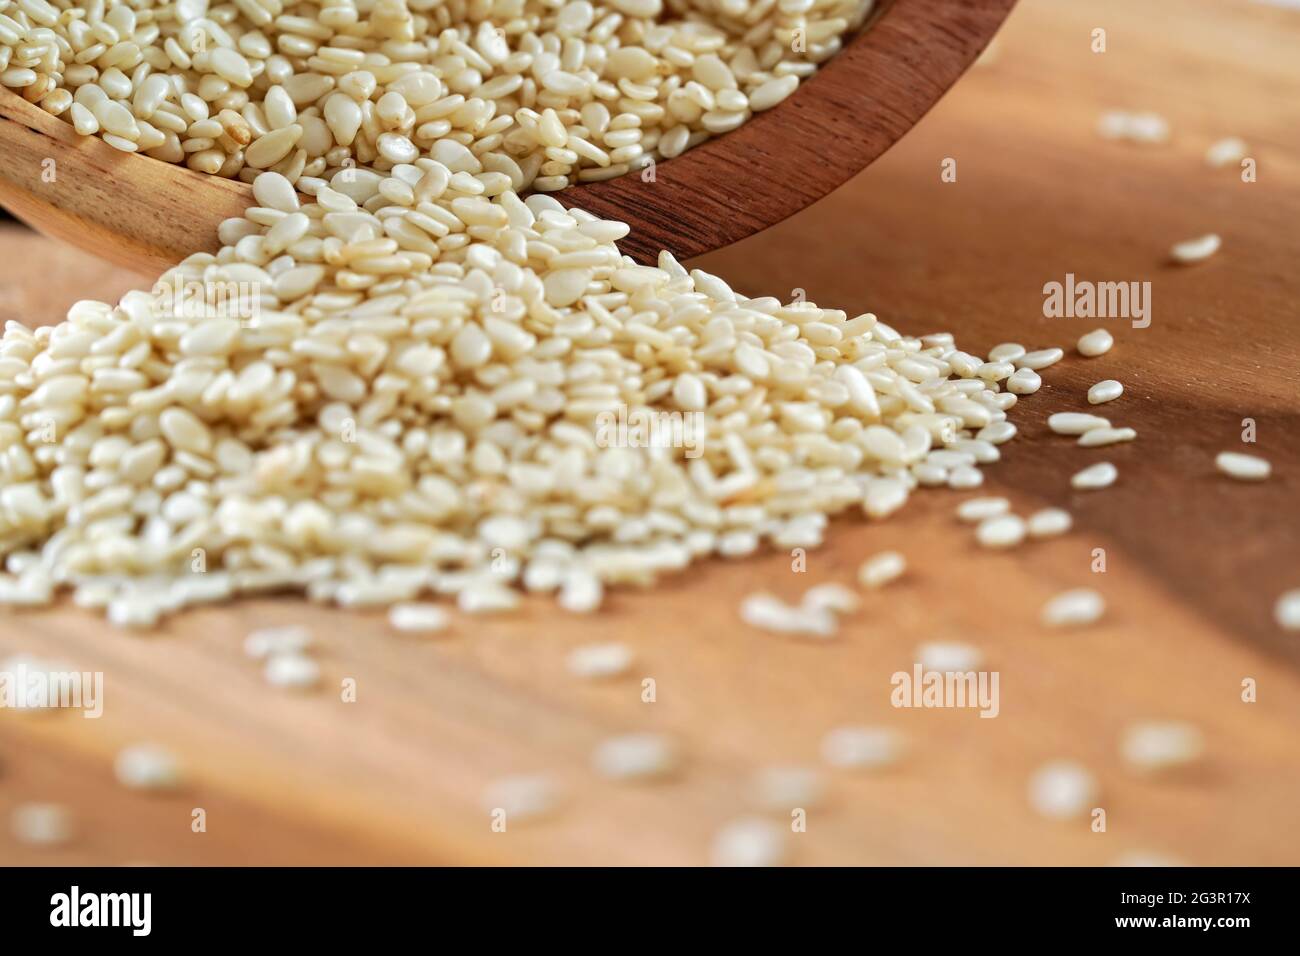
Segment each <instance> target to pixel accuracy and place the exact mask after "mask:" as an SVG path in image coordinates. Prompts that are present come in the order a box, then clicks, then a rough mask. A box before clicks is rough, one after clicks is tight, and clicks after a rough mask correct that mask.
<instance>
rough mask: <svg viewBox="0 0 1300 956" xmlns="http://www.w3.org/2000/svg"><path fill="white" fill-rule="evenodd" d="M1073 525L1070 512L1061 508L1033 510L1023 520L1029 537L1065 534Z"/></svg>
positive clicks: (1048, 536) (1051, 536)
mask: <svg viewBox="0 0 1300 956" xmlns="http://www.w3.org/2000/svg"><path fill="white" fill-rule="evenodd" d="M1073 525H1074V519H1073V518H1072V517H1070V512H1068V511H1066V510H1064V509H1062V508H1043V509H1042V510H1041V511H1035V512H1034V513H1033V514H1032V515H1030V516H1029V519H1028V520H1027V521H1026V522H1025V527H1026V528H1027V529H1028V531H1029V537H1031V538H1054V537H1056V536H1057V535H1060V534H1065V533H1066V532H1067V531H1069V530H1070V528H1071V527H1073Z"/></svg>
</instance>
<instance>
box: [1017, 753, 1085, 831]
mask: <svg viewBox="0 0 1300 956" xmlns="http://www.w3.org/2000/svg"><path fill="white" fill-rule="evenodd" d="M1096 799H1097V781H1096V778H1094V777H1093V775H1092V774H1091V773H1089V772H1088V771H1087V770H1086V769H1085V768H1084V767H1082V766H1080V765H1079V764H1077V763H1074V762H1073V761H1069V760H1054V761H1052V762H1051V763H1047V764H1044V765H1043V766H1042V767H1039V768H1038V769H1037V770H1035V771H1034V773H1033V775H1032V776H1030V778H1029V805H1030V806H1031V807H1033V808H1034V811H1035V812H1036V813H1038V814H1039V815H1040V816H1044V817H1047V818H1048V819H1050V820H1069V819H1072V818H1075V817H1079V816H1082V815H1084V814H1086V813H1087V812H1088V811H1089V810H1090V809H1092V806H1093V804H1094V803H1095V802H1096Z"/></svg>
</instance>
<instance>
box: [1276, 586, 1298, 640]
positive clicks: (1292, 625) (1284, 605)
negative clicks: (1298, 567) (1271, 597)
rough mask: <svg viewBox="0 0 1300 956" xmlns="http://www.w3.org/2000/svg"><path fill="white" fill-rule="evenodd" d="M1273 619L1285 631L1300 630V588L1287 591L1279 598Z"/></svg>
mask: <svg viewBox="0 0 1300 956" xmlns="http://www.w3.org/2000/svg"><path fill="white" fill-rule="evenodd" d="M1273 619H1274V620H1276V621H1277V626H1278V627H1280V628H1282V630H1284V631H1300V588H1295V589H1293V590H1291V591H1287V592H1286V593H1284V594H1283V595H1282V596H1281V597H1279V598H1278V599H1277V603H1276V604H1275V605H1273Z"/></svg>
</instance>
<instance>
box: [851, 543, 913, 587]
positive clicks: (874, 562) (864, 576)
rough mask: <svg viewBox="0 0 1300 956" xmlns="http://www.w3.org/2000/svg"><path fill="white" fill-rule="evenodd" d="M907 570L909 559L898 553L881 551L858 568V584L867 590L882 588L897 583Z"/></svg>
mask: <svg viewBox="0 0 1300 956" xmlns="http://www.w3.org/2000/svg"><path fill="white" fill-rule="evenodd" d="M906 570H907V559H906V558H904V557H903V556H902V555H901V554H900V553H899V552H897V551H881V552H880V553H879V554H875V555H872V556H871V557H870V558H868V559H867V560H866V561H864V562H862V566H861V567H860V568H858V583H859V584H861V585H862V586H863V587H866V588H872V589H875V588H881V587H884V586H885V585H886V584H888V583H889V582H890V581H896V580H898V578H900V577H902V576H903V572H904V571H906Z"/></svg>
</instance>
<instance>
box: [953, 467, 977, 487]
mask: <svg viewBox="0 0 1300 956" xmlns="http://www.w3.org/2000/svg"><path fill="white" fill-rule="evenodd" d="M982 484H984V472H982V471H980V470H979V469H978V468H976V467H975V466H974V465H958V466H957V467H956V468H953V469H952V470H951V471H949V472H948V487H949V488H952V489H954V490H955V491H969V490H970V489H972V488H978V487H979V486H980V485H982Z"/></svg>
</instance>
